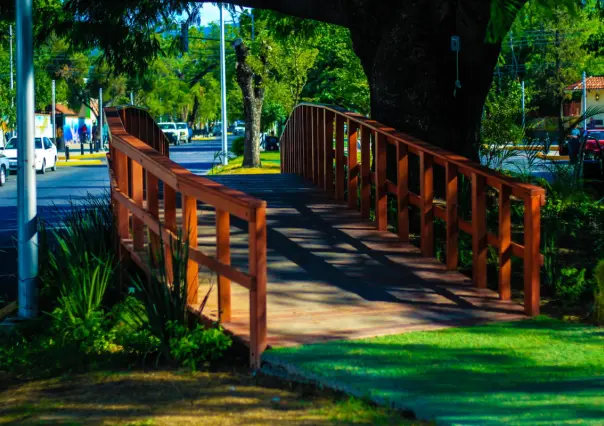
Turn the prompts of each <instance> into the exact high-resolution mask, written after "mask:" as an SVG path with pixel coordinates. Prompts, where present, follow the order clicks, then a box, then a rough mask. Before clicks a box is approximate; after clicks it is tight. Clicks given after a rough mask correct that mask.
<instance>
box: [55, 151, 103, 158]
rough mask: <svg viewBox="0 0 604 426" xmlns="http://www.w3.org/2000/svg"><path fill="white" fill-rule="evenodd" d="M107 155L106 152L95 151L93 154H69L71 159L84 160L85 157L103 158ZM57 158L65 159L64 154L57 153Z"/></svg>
mask: <svg viewBox="0 0 604 426" xmlns="http://www.w3.org/2000/svg"><path fill="white" fill-rule="evenodd" d="M106 156H107V153H106V152H96V153H94V154H84V155H80V154H70V155H69V158H70V159H73V160H86V159H89V158H91V159H98V158H105V157H106ZM58 158H59V160H65V154H59V155H58Z"/></svg>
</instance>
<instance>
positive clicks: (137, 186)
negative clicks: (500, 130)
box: [131, 161, 145, 251]
mask: <svg viewBox="0 0 604 426" xmlns="http://www.w3.org/2000/svg"><path fill="white" fill-rule="evenodd" d="M131 174H132V182H131V183H132V197H131V198H132V199H133V200H134V202H135V203H136V205H137V206H139V207H142V206H143V168H142V167H141V165H140V164H138V163H137V162H136V161H132V163H131ZM132 243H133V246H134V250H137V251H140V250H144V249H145V226H144V224H143V222H142V221H141V220H140V219H138V218H137V217H135V216H133V217H132Z"/></svg>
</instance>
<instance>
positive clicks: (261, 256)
mask: <svg viewBox="0 0 604 426" xmlns="http://www.w3.org/2000/svg"><path fill="white" fill-rule="evenodd" d="M248 240H249V268H250V275H252V276H254V277H255V278H256V288H254V289H252V290H250V364H251V366H252V368H254V369H259V368H260V364H261V356H262V353H263V352H264V350H265V349H266V346H267V328H266V322H267V317H266V274H267V271H266V209H265V208H261V209H258V210H257V211H256V220H255V222H254V223H250V224H249V233H248Z"/></svg>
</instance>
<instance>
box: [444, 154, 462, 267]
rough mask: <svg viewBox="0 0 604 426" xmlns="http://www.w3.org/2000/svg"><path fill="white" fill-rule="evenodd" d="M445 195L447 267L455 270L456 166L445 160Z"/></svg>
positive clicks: (457, 258)
mask: <svg viewBox="0 0 604 426" xmlns="http://www.w3.org/2000/svg"><path fill="white" fill-rule="evenodd" d="M445 174H446V179H447V180H446V197H447V200H446V201H447V207H446V208H447V243H446V244H447V269H448V270H449V271H455V270H457V266H458V264H459V214H458V206H457V186H458V183H457V166H456V165H455V164H453V163H450V162H447V163H446V166H445Z"/></svg>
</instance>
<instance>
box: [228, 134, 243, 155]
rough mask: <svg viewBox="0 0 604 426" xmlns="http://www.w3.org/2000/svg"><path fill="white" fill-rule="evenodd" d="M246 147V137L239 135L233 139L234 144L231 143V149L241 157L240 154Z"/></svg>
mask: <svg viewBox="0 0 604 426" xmlns="http://www.w3.org/2000/svg"><path fill="white" fill-rule="evenodd" d="M244 148H245V137H243V136H239V137H238V138H235V140H234V141H233V144H232V145H231V151H233V154H235V155H236V156H237V157H239V156H240V155H243V151H244Z"/></svg>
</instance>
